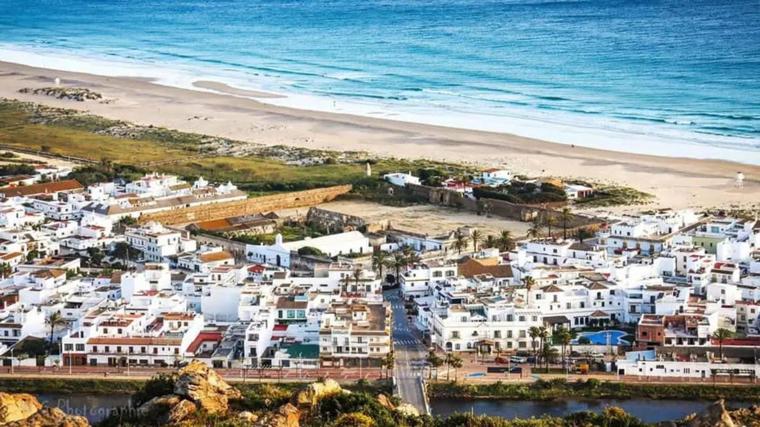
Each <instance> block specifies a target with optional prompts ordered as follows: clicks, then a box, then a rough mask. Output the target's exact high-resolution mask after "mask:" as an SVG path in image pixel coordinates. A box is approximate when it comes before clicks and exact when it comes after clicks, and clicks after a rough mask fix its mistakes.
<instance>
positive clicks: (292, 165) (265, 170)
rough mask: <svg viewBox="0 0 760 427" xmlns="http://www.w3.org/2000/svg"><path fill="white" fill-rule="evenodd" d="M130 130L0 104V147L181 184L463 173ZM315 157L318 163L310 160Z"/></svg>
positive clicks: (362, 183) (258, 187) (292, 186)
mask: <svg viewBox="0 0 760 427" xmlns="http://www.w3.org/2000/svg"><path fill="white" fill-rule="evenodd" d="M40 111H42V113H40ZM130 126H131V125H129V124H128V123H125V122H119V121H114V120H110V119H105V118H102V117H98V116H92V115H86V114H81V113H77V112H74V111H72V110H62V109H50V108H47V107H42V106H37V105H34V104H32V105H30V104H28V103H21V102H18V101H11V100H2V101H0V144H2V145H4V146H6V147H9V148H19V149H24V150H33V151H40V152H45V153H49V154H54V155H59V156H68V157H75V158H82V159H88V160H91V161H94V162H103V163H110V164H116V165H131V166H135V167H140V168H142V169H145V171H157V172H168V173H172V174H176V175H179V176H182V177H183V178H188V179H192V178H195V177H198V176H203V177H205V178H206V179H209V180H212V181H216V182H225V181H232V182H234V183H235V184H237V185H238V186H239V187H240V188H241V189H243V190H245V191H248V192H249V193H251V194H264V193H274V192H285V191H296V190H306V189H312V188H318V187H325V186H330V185H341V184H353V185H354V186H356V187H357V190H358V191H361V190H370V191H372V190H373V189H375V188H376V187H377V186H378V182H379V180H378V178H379V177H381V176H382V175H383V174H386V173H389V172H398V171H417V170H420V169H435V170H444V171H448V172H450V173H452V174H462V173H465V172H466V171H469V169H470V168H468V167H465V166H461V165H456V164H448V163H442V162H435V161H428V160H414V161H412V160H404V159H395V158H372V157H371V156H369V155H367V154H366V153H356V152H346V153H338V152H330V151H323V150H309V149H301V148H293V147H263V146H262V147H261V149H259V150H257V151H256V154H255V155H254V154H248V155H242V156H237V155H236V156H231V155H219V154H218V153H217V152H216V151H214V150H209V149H208V146H207V144H208V143H209V142H210V141H211V142H219V141H223V142H225V143H229V144H236V143H237V144H244V143H242V142H239V141H230V140H226V139H223V138H212V137H208V136H205V135H198V134H191V133H186V132H180V131H175V130H169V129H162V128H155V127H147V128H146V127H137V128H136V129H137V130H134V131H132V127H130ZM114 128H117V129H120V130H119V131H118V134H119V136H114V135H112V134H111V133H110V132H112V129H114ZM123 128H126V129H127V130H126V131H123V130H122V129H123ZM284 157H287V158H284ZM314 159H316V160H317V161H315V162H309V160H314ZM288 160H289V161H288ZM300 160H305V161H303V162H301V161H300ZM367 162H369V163H370V164H371V165H372V177H367V176H366V172H365V171H366V169H365V168H366V163H367Z"/></svg>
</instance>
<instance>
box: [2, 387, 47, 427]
mask: <svg viewBox="0 0 760 427" xmlns="http://www.w3.org/2000/svg"><path fill="white" fill-rule="evenodd" d="M40 409H42V404H41V403H40V402H39V401H38V400H37V398H36V397H34V396H32V395H31V394H26V393H18V394H11V393H3V392H0V424H3V423H8V422H11V421H18V420H23V419H25V418H28V417H30V416H32V415H34V413H36V412H37V411H39V410H40Z"/></svg>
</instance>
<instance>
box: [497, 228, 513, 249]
mask: <svg viewBox="0 0 760 427" xmlns="http://www.w3.org/2000/svg"><path fill="white" fill-rule="evenodd" d="M514 246H515V242H514V240H512V233H511V232H510V231H509V230H502V232H501V234H500V235H499V249H500V250H501V251H502V252H506V251H510V250H512V248H514Z"/></svg>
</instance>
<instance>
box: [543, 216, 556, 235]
mask: <svg viewBox="0 0 760 427" xmlns="http://www.w3.org/2000/svg"><path fill="white" fill-rule="evenodd" d="M544 223H545V224H546V228H547V229H548V231H549V232H548V234H549V238H551V237H552V226H554V225H556V224H557V218H554V216H553V215H546V218H545V219H544Z"/></svg>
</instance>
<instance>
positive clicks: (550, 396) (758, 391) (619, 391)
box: [428, 379, 760, 402]
mask: <svg viewBox="0 0 760 427" xmlns="http://www.w3.org/2000/svg"><path fill="white" fill-rule="evenodd" d="M428 387H429V388H428V392H429V394H430V396H431V398H436V397H438V398H457V399H504V400H561V399H566V398H568V397H573V398H581V399H631V398H649V399H690V400H718V399H728V400H740V401H750V402H760V386H758V385H750V386H741V385H713V384H641V383H623V382H610V381H599V380H596V379H588V380H585V381H577V382H567V381H565V380H564V379H554V380H549V381H545V380H539V381H536V382H533V383H529V384H524V383H505V382H501V381H497V382H495V383H490V384H466V383H455V382H446V383H431V384H429V386H428Z"/></svg>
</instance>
